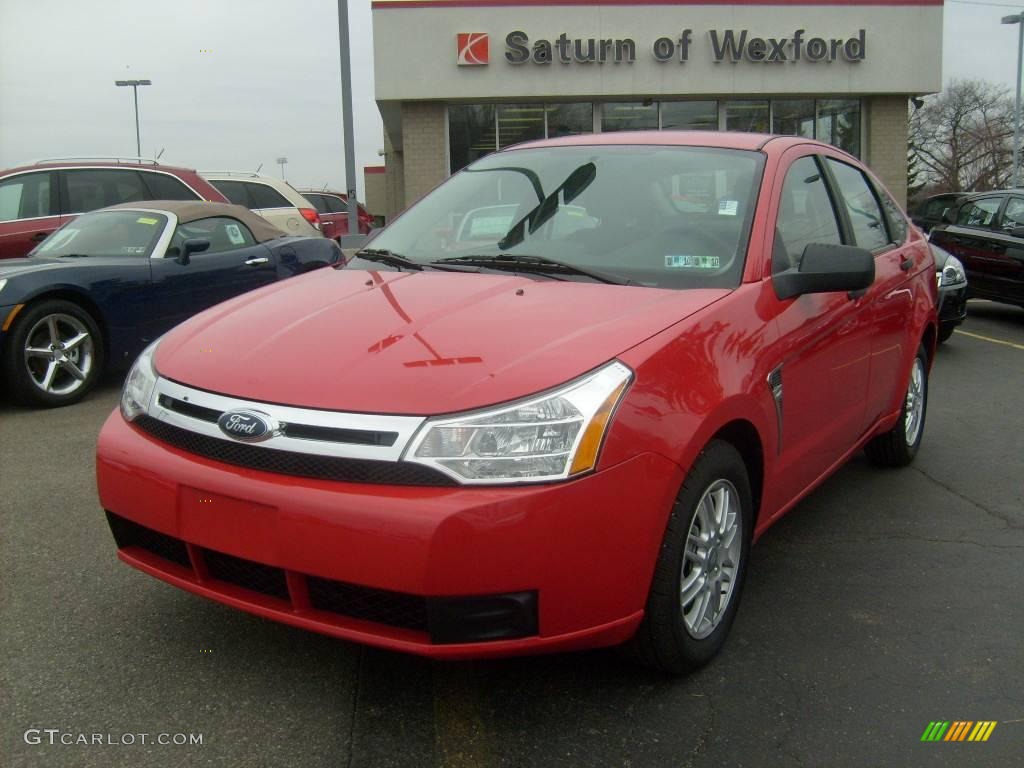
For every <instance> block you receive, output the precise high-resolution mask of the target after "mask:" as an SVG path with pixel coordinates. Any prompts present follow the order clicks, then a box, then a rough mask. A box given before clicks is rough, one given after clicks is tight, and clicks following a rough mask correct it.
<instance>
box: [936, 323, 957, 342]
mask: <svg viewBox="0 0 1024 768" xmlns="http://www.w3.org/2000/svg"><path fill="white" fill-rule="evenodd" d="M955 330H956V323H942V324H941V325H939V335H938V341H939V344H942V343H943V342H946V341H949V339H950V337H951V336H952V335H953V331H955Z"/></svg>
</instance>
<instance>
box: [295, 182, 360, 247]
mask: <svg viewBox="0 0 1024 768" xmlns="http://www.w3.org/2000/svg"><path fill="white" fill-rule="evenodd" d="M299 193H300V194H301V195H302V196H303V197H304V198H306V199H307V200H309V202H311V203H312V204H313V206H314V207H315V208H316V210H317V213H319V214H320V226H321V227H322V228H323V233H324V237H329V238H331V239H332V240H340V238H341V237H342V235H347V234H348V233H349V232H348V195H345V194H343V193H341V192H327V191H325V190H320V191H319V192H318V191H316V190H312V189H309V190H299ZM356 214H357V217H358V221H359V234H361V235H366V234H369V233H370V230H371V229H373V216H371V215H370V214H369V212H368V211H367V210H366V209H365V208H364V207H363V206H362V204H361V203H358V202H357V203H356Z"/></svg>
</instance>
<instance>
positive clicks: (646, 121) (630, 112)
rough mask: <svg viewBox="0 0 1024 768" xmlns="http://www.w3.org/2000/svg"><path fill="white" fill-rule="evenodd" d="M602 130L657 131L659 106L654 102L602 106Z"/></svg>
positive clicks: (606, 131) (614, 103)
mask: <svg viewBox="0 0 1024 768" xmlns="http://www.w3.org/2000/svg"><path fill="white" fill-rule="evenodd" d="M601 130H602V131H604V132H605V133H610V132H611V131H656V130H658V105H657V104H655V103H654V102H651V103H641V102H639V101H636V102H609V103H607V104H602V105H601Z"/></svg>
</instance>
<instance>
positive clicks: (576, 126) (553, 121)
mask: <svg viewBox="0 0 1024 768" xmlns="http://www.w3.org/2000/svg"><path fill="white" fill-rule="evenodd" d="M547 110H548V137H549V138H554V137H556V136H576V135H577V134H580V133H593V132H594V105H593V104H592V103H591V102H589V101H585V102H579V103H576V104H548V106H547Z"/></svg>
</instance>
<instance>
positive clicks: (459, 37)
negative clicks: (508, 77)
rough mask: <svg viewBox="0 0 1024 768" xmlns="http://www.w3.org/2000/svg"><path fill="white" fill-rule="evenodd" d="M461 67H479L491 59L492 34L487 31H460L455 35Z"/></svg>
mask: <svg viewBox="0 0 1024 768" xmlns="http://www.w3.org/2000/svg"><path fill="white" fill-rule="evenodd" d="M455 38H456V39H455V42H456V50H457V52H458V62H459V66H460V67H479V66H482V65H485V64H487V62H488V60H489V59H490V36H489V35H488V34H487V33H486V32H458V33H457V34H456V35H455Z"/></svg>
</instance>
